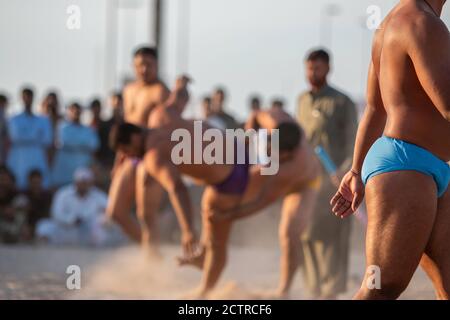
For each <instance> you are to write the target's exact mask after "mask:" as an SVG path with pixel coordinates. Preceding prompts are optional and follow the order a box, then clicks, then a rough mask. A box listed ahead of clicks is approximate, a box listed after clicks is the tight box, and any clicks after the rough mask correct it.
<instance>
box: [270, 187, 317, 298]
mask: <svg viewBox="0 0 450 320" xmlns="http://www.w3.org/2000/svg"><path fill="white" fill-rule="evenodd" d="M316 200H317V192H316V191H314V190H311V189H307V190H305V191H304V192H302V193H301V194H300V193H293V194H290V195H288V196H286V197H285V199H284V201H283V209H282V213H281V221H280V226H279V238H280V247H281V261H280V269H281V275H280V283H279V286H278V290H277V292H278V295H279V296H281V297H286V296H287V295H288V294H289V289H290V288H291V285H292V281H293V279H294V276H295V272H296V271H297V268H298V266H299V264H300V262H301V259H302V257H301V240H300V237H301V234H302V232H303V230H304V229H305V227H306V224H307V222H308V220H309V217H310V216H311V214H312V213H313V211H314V208H315V204H316Z"/></svg>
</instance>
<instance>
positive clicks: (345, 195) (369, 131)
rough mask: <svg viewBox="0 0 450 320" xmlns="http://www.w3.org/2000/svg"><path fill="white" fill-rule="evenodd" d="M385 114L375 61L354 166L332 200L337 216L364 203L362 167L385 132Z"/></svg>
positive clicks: (350, 212) (351, 211)
mask: <svg viewBox="0 0 450 320" xmlns="http://www.w3.org/2000/svg"><path fill="white" fill-rule="evenodd" d="M386 117H387V116H386V110H385V109H384V105H383V101H382V99H381V91H380V86H379V82H378V77H377V74H376V72H375V67H374V64H373V63H372V64H371V66H370V69H369V77H368V83H367V106H366V109H365V111H364V115H363V117H362V119H361V122H360V124H359V127H358V133H357V135H356V142H355V150H354V153H353V165H352V169H351V170H350V171H349V172H348V173H347V174H346V175H345V176H344V178H343V179H342V182H341V185H340V187H339V190H338V192H337V193H336V195H335V196H334V197H333V199H332V200H331V202H330V204H331V206H332V210H333V213H334V214H335V215H336V216H339V217H342V218H344V217H346V216H348V215H350V214H352V213H354V212H355V211H356V209H357V208H358V206H359V205H360V204H361V202H362V200H363V198H364V186H363V183H362V180H361V168H362V165H363V162H364V159H365V157H366V155H367V152H368V151H369V149H370V147H371V146H372V145H373V143H374V142H375V141H376V140H377V139H378V138H379V137H380V136H381V135H382V134H383V131H384V127H385V126H386Z"/></svg>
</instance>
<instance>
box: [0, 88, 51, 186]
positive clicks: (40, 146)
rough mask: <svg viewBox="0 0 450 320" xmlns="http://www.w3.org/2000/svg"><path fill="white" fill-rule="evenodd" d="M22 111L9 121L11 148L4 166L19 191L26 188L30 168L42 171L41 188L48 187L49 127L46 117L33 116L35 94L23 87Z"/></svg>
mask: <svg viewBox="0 0 450 320" xmlns="http://www.w3.org/2000/svg"><path fill="white" fill-rule="evenodd" d="M21 94H22V101H23V104H24V111H23V112H22V113H20V114H18V115H16V116H14V117H12V118H11V119H10V120H9V122H8V136H9V138H10V141H11V148H10V150H9V152H8V158H7V164H8V167H9V168H10V169H11V171H12V172H13V174H14V176H15V178H16V181H17V187H18V189H19V190H25V189H26V188H27V186H28V173H29V172H30V171H31V170H33V169H39V170H40V171H41V172H42V176H43V180H44V187H45V188H48V187H49V182H50V181H49V163H48V158H49V157H48V153H49V150H50V147H51V145H52V141H53V139H52V130H51V124H50V121H49V119H48V118H47V117H41V116H37V115H35V114H34V113H33V97H34V92H33V90H32V89H30V88H24V89H23V90H22V92H21Z"/></svg>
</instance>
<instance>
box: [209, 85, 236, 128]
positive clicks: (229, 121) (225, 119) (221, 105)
mask: <svg viewBox="0 0 450 320" xmlns="http://www.w3.org/2000/svg"><path fill="white" fill-rule="evenodd" d="M225 100H226V94H225V89H223V88H217V89H216V90H215V92H214V94H213V97H212V105H211V109H212V111H213V113H214V115H215V116H216V117H217V118H218V119H220V121H221V122H222V123H223V127H225V129H236V128H238V127H239V125H238V123H237V122H236V120H235V119H234V118H233V117H232V116H231V115H229V114H228V113H226V112H225Z"/></svg>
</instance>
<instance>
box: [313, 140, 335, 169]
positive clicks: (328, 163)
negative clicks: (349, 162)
mask: <svg viewBox="0 0 450 320" xmlns="http://www.w3.org/2000/svg"><path fill="white" fill-rule="evenodd" d="M314 151H315V152H316V154H317V156H318V157H319V160H320V162H322V165H323V166H324V167H325V170H327V172H328V174H329V175H334V174H335V173H336V171H337V167H336V165H335V164H334V162H333V160H331V158H330V156H329V155H328V153H327V152H326V151H325V149H324V148H322V147H321V146H318V147H316V148H315V149H314Z"/></svg>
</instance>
